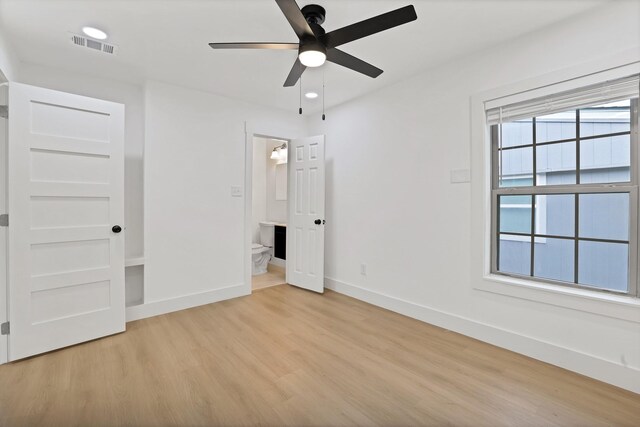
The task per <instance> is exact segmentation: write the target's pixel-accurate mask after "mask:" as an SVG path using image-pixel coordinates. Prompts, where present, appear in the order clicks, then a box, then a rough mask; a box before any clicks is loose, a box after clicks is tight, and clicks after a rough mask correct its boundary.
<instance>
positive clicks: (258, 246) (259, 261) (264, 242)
mask: <svg viewBox="0 0 640 427" xmlns="http://www.w3.org/2000/svg"><path fill="white" fill-rule="evenodd" d="M273 227H274V223H273V222H261V223H260V243H253V244H252V245H251V258H252V260H253V264H252V265H251V274H252V275H253V276H257V275H258V274H264V273H266V272H267V265H269V261H271V249H272V248H273V232H274V228H273Z"/></svg>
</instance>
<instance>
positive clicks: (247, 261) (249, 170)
mask: <svg viewBox="0 0 640 427" xmlns="http://www.w3.org/2000/svg"><path fill="white" fill-rule="evenodd" d="M244 130H245V143H244V266H243V269H244V270H243V273H244V274H243V275H244V286H245V292H246V294H247V295H249V294H251V293H252V292H253V289H252V286H251V244H252V243H253V242H252V241H251V240H252V238H251V236H252V235H253V233H252V230H251V223H252V219H253V200H252V199H253V197H252V192H253V139H254V138H272V139H280V140H286V141H287V147H289V142H290V141H291V140H292V139H295V137H292V136H291V135H290V134H288V135H281V132H280V131H276V130H273V129H264V128H263V127H255V128H254V127H252V126H251V125H250V124H249V123H248V122H245V129H244ZM283 133H285V134H287V132H283ZM276 135H279V136H276ZM287 175H288V174H287ZM287 193H288V189H287ZM288 198H289V197H288V194H287V199H288ZM288 202H289V201H288V200H287V203H288Z"/></svg>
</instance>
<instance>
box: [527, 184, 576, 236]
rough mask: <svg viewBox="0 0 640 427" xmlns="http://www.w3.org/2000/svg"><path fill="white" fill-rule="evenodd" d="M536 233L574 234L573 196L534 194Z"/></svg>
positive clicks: (553, 234)
mask: <svg viewBox="0 0 640 427" xmlns="http://www.w3.org/2000/svg"><path fill="white" fill-rule="evenodd" d="M535 233H536V234H546V235H552V236H567V237H573V236H575V234H576V233H575V196H574V195H573V194H553V195H544V196H540V195H539V196H536V224H535Z"/></svg>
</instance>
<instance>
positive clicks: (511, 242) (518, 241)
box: [498, 234, 531, 276]
mask: <svg viewBox="0 0 640 427" xmlns="http://www.w3.org/2000/svg"><path fill="white" fill-rule="evenodd" d="M498 263H499V264H498V270H499V271H502V272H503V273H513V274H520V275H523V276H529V275H530V274H531V238H530V237H523V236H509V235H505V234H501V235H500V258H499V259H498Z"/></svg>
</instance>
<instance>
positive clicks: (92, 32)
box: [82, 27, 108, 40]
mask: <svg viewBox="0 0 640 427" xmlns="http://www.w3.org/2000/svg"><path fill="white" fill-rule="evenodd" d="M82 32H83V33H85V34H86V35H87V36H89V37H91V38H92V39H98V40H106V39H107V37H108V36H107V33H105V32H104V31H102V30H99V29H97V28H95V27H82Z"/></svg>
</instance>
